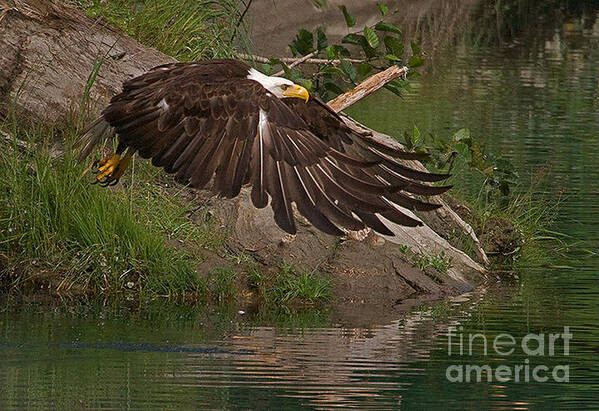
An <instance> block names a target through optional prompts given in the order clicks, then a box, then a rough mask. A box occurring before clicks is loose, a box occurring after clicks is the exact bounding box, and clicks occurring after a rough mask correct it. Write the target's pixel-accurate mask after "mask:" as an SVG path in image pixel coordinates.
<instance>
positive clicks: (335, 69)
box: [320, 66, 343, 76]
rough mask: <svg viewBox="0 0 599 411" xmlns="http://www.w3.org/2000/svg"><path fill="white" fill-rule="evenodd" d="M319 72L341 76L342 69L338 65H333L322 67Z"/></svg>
mask: <svg viewBox="0 0 599 411" xmlns="http://www.w3.org/2000/svg"><path fill="white" fill-rule="evenodd" d="M320 72H321V73H322V74H335V75H338V76H343V70H341V69H340V68H339V67H335V66H327V67H325V68H323V69H322V70H320Z"/></svg>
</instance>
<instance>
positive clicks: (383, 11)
mask: <svg viewBox="0 0 599 411" xmlns="http://www.w3.org/2000/svg"><path fill="white" fill-rule="evenodd" d="M376 6H377V7H378V8H379V10H380V12H381V16H383V17H385V15H386V14H387V13H389V7H387V6H386V5H384V4H383V3H377V4H376Z"/></svg>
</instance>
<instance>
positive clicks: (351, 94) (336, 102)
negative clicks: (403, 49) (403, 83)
mask: <svg viewBox="0 0 599 411" xmlns="http://www.w3.org/2000/svg"><path fill="white" fill-rule="evenodd" d="M406 74H408V68H407V67H399V66H392V67H389V68H388V69H387V70H385V71H381V72H380V73H376V74H373V75H372V76H370V77H368V78H367V79H366V80H364V81H363V82H361V83H360V84H358V85H357V86H356V87H355V88H354V89H353V90H350V91H348V92H346V93H343V94H341V95H339V96H337V97H336V98H334V99H333V100H331V101H329V102H328V103H327V105H328V106H329V107H330V108H332V109H333V110H335V111H336V112H337V113H338V112H340V111H342V110H345V109H346V108H348V107H349V106H351V105H352V104H354V103H355V102H357V101H359V100H361V99H363V98H364V97H366V96H367V95H369V94H372V93H374V92H375V91H377V90H378V89H380V88H381V87H383V86H384V85H385V84H387V83H388V82H390V81H391V80H394V79H396V78H398V77H404V76H405V75H406Z"/></svg>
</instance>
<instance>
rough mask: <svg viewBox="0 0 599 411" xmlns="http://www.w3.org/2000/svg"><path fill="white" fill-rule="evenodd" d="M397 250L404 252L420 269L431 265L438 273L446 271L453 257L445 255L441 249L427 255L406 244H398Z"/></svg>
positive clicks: (423, 269) (422, 269)
mask: <svg viewBox="0 0 599 411" xmlns="http://www.w3.org/2000/svg"><path fill="white" fill-rule="evenodd" d="M399 250H400V251H401V252H402V253H404V254H406V255H407V256H408V257H409V258H410V260H411V261H412V263H413V264H414V265H415V266H416V267H418V268H419V269H420V270H421V271H425V270H426V269H427V268H429V267H432V268H434V269H435V270H437V271H438V272H440V273H446V272H447V270H449V269H450V268H451V266H452V261H453V259H452V257H451V256H448V255H446V254H445V251H441V252H440V253H439V254H432V255H427V254H421V253H417V252H415V251H414V250H412V247H410V246H408V245H400V246H399Z"/></svg>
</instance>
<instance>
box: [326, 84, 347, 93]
mask: <svg viewBox="0 0 599 411" xmlns="http://www.w3.org/2000/svg"><path fill="white" fill-rule="evenodd" d="M324 88H325V89H327V90H328V91H330V92H332V93H334V94H343V93H344V92H345V91H344V90H343V89H342V88H341V87H339V86H338V85H337V84H335V83H333V82H332V81H327V82H325V83H324Z"/></svg>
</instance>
